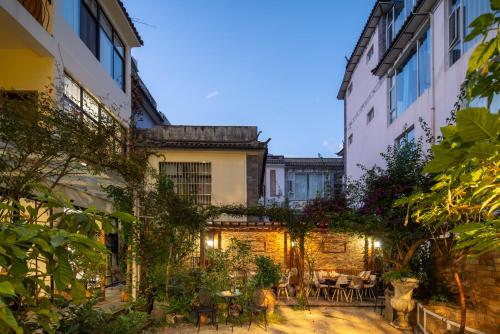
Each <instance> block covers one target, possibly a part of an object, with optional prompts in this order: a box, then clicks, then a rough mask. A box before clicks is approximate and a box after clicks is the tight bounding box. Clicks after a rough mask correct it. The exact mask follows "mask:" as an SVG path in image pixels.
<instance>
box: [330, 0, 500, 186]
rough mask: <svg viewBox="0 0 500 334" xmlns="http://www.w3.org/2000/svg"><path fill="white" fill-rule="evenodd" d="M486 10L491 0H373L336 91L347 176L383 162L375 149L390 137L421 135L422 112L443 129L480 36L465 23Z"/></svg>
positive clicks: (384, 145)
mask: <svg viewBox="0 0 500 334" xmlns="http://www.w3.org/2000/svg"><path fill="white" fill-rule="evenodd" d="M489 10H490V0H393V1H386V0H384V1H380V0H377V1H376V2H375V5H374V7H373V9H372V12H371V13H370V16H369V18H368V20H367V22H366V24H365V27H364V29H363V31H362V33H361V35H360V37H359V40H358V41H357V43H356V46H355V48H354V51H353V53H352V55H351V57H350V59H349V61H348V64H347V66H346V71H345V74H344V78H343V81H342V84H341V87H340V90H339V92H338V98H339V99H341V100H344V142H345V147H344V159H345V168H346V176H347V177H348V178H353V179H356V178H359V177H360V176H361V175H362V173H363V171H362V169H361V168H360V167H359V166H358V164H361V165H363V166H365V167H368V168H369V167H372V166H373V165H375V164H376V165H378V166H380V167H384V166H383V160H382V157H381V156H380V153H381V152H385V151H386V149H387V146H388V145H394V144H397V143H398V142H399V141H400V140H402V139H403V138H408V139H410V140H413V139H414V138H420V137H422V138H424V139H425V134H424V131H423V129H422V128H421V126H420V124H419V119H420V118H422V119H423V120H424V121H425V122H426V123H427V125H428V126H429V127H430V130H431V133H432V135H433V136H434V137H436V136H438V135H439V134H440V127H441V126H443V125H445V124H446V119H447V118H448V117H449V116H450V112H451V110H452V109H453V107H454V105H455V103H456V102H457V101H458V96H459V94H460V87H461V84H462V82H463V81H464V78H465V73H466V70H467V63H468V59H469V57H470V54H471V52H472V50H473V48H474V45H475V44H476V43H477V42H478V40H477V39H476V40H474V41H470V42H466V41H464V37H465V36H466V35H467V34H468V33H469V32H470V30H471V29H470V28H468V25H469V24H470V23H471V22H472V21H473V20H474V19H475V18H476V17H477V16H479V15H480V14H482V13H485V12H488V11H489ZM498 100H499V99H495V101H494V103H493V104H494V110H497V109H498V102H499V101H498ZM477 103H478V104H480V103H483V101H477Z"/></svg>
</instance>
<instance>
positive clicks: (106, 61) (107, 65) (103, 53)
mask: <svg viewBox="0 0 500 334" xmlns="http://www.w3.org/2000/svg"><path fill="white" fill-rule="evenodd" d="M100 35H101V36H100V40H99V47H100V48H99V58H100V59H99V61H100V62H101V64H102V66H103V67H104V69H105V70H106V71H107V72H108V73H109V75H111V76H112V75H113V44H112V43H111V39H110V38H109V37H108V35H107V33H106V32H105V31H104V29H103V28H102V27H101V29H100Z"/></svg>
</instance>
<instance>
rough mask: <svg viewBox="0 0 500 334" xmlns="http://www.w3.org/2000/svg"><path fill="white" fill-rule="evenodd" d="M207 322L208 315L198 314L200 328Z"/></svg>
mask: <svg viewBox="0 0 500 334" xmlns="http://www.w3.org/2000/svg"><path fill="white" fill-rule="evenodd" d="M207 322H208V315H207V314H205V313H202V314H200V326H203V325H205V324H206V323H207Z"/></svg>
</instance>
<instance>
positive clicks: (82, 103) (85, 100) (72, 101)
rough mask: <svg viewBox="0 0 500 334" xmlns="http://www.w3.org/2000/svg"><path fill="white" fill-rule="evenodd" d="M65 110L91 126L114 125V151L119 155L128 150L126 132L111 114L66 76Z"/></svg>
mask: <svg viewBox="0 0 500 334" xmlns="http://www.w3.org/2000/svg"><path fill="white" fill-rule="evenodd" d="M63 102H64V109H65V110H66V111H68V112H74V113H76V114H77V115H79V116H80V117H82V118H83V119H84V120H85V121H87V122H88V124H89V125H90V126H95V127H97V126H98V125H99V124H106V125H112V126H113V128H112V130H113V132H115V129H116V132H115V135H114V138H113V142H112V143H111V146H112V149H113V150H114V151H115V152H117V153H124V152H125V149H126V131H125V128H124V127H123V126H122V125H121V124H120V123H119V122H118V121H117V120H115V118H114V117H113V116H111V112H110V111H109V110H107V109H106V108H105V107H104V106H103V105H101V104H100V103H99V102H98V101H97V99H96V98H94V97H93V96H92V95H91V94H90V93H88V92H87V91H86V90H84V89H83V88H82V87H81V86H80V85H79V84H78V83H77V82H75V81H74V80H73V79H72V78H70V77H69V76H68V75H65V76H64V97H63Z"/></svg>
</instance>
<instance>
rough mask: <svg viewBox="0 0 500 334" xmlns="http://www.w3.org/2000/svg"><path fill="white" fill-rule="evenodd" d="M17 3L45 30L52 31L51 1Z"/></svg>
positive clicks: (20, 0) (31, 0)
mask: <svg viewBox="0 0 500 334" xmlns="http://www.w3.org/2000/svg"><path fill="white" fill-rule="evenodd" d="M18 1H19V3H20V4H21V5H22V6H23V7H24V8H25V9H26V10H27V11H28V12H29V13H30V14H31V16H33V18H35V20H37V21H38V23H40V25H41V26H42V27H43V28H44V29H45V30H47V32H49V33H50V32H51V31H52V22H51V21H52V20H51V19H52V12H53V5H52V0H18Z"/></svg>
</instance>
